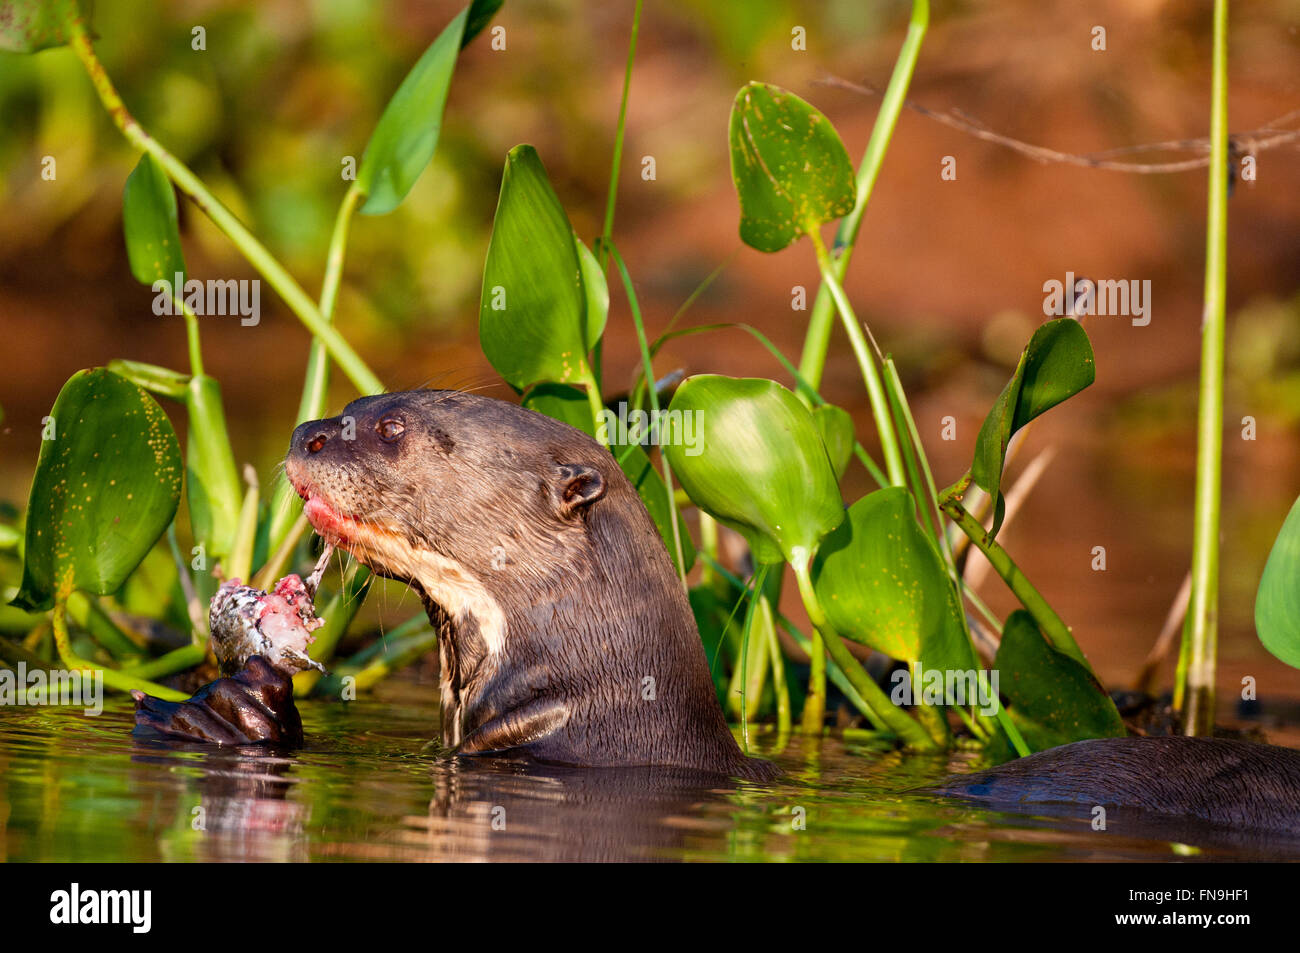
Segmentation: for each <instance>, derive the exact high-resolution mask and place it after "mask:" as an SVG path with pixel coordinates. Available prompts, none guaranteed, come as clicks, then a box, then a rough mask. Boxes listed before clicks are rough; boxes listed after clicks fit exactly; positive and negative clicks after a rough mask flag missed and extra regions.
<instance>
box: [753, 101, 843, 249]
mask: <svg viewBox="0 0 1300 953" xmlns="http://www.w3.org/2000/svg"><path fill="white" fill-rule="evenodd" d="M730 141H731V178H732V180H733V181H734V182H735V184H736V193H737V195H738V196H739V197H740V238H741V241H743V242H744V243H745V244H746V245H749V246H751V247H753V248H757V249H758V250H759V251H766V252H774V251H780V250H781V249H782V248H785V247H786V246H787V245H789V244H790V243H791V242H793V241H794V240H795V239H797V238H798V237H799V236H800V235H804V234H806V233H808V232H811V231H813V230H814V229H815V228H817V226H819V225H821V224H823V223H824V222H831V221H834V220H835V219H837V218H839V217H841V216H843V215H847V214H848V213H849V212H851V211H853V205H854V203H855V202H856V199H857V194H856V191H855V186H854V180H853V163H852V161H850V159H849V154H848V151H847V150H846V149H845V148H844V143H843V142H841V141H840V137H839V135H838V134H837V133H836V132H835V127H834V126H832V125H831V122H830V120H829V119H827V118H826V117H825V116H824V115H822V114H821V113H820V112H819V111H818V110H817V109H815V108H814V107H813V106H811V105H809V104H808V103H806V102H804V101H803V100H802V99H800V98H799V97H798V96H796V95H794V93H791V92H788V91H787V90H784V89H781V88H779V87H777V86H768V85H766V84H764V83H750V84H749V85H748V86H744V87H742V88H741V90H740V92H739V93H738V94H737V95H736V101H735V103H734V104H733V105H732V107H731V128H730Z"/></svg>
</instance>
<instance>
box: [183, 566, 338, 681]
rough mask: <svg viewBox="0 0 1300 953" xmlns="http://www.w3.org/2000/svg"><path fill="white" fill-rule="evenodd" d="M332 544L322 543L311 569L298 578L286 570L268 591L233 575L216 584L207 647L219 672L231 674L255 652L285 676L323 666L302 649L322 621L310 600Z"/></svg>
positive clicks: (295, 574)
mask: <svg viewBox="0 0 1300 953" xmlns="http://www.w3.org/2000/svg"><path fill="white" fill-rule="evenodd" d="M333 551H334V547H333V546H329V545H326V547H325V551H324V552H323V553H322V554H321V558H320V560H319V561H318V562H317V563H316V568H315V569H313V570H312V573H311V575H310V576H308V577H307V579H306V581H304V580H303V579H302V578H301V577H300V576H298V574H297V573H290V574H289V575H287V576H285V577H284V578H283V579H281V580H280V581H279V582H277V583H276V584H275V588H274V589H273V590H271V591H270V592H263V591H262V590H261V589H256V588H254V587H252V586H245V585H243V584H242V583H241V582H240V581H239V580H238V579H231V580H229V581H227V582H225V583H222V585H221V588H220V589H218V590H217V593H216V595H214V596H213V597H212V604H211V606H210V608H209V612H208V628H209V630H210V631H211V633H212V651H213V653H214V654H215V655H216V657H217V665H218V666H219V667H220V669H221V674H222V675H234V674H235V673H236V672H238V671H239V670H240V669H242V668H243V667H244V666H245V665H246V664H247V663H248V660H249V659H250V658H251V657H252V656H254V655H260V656H262V658H264V659H266V660H267V661H268V662H269V663H271V665H273V666H274V667H275V668H277V669H279V670H280V671H282V672H284V673H285V674H286V675H294V674H296V673H298V672H301V671H304V670H306V669H308V668H314V669H316V670H318V671H321V672H324V671H325V667H324V666H323V665H321V664H320V663H319V662H317V661H315V660H314V659H312V658H311V657H310V656H309V655H308V654H307V648H308V646H310V645H311V644H312V643H313V642H314V641H316V639H315V636H313V635H312V634H311V633H312V632H314V631H315V630H316V629H319V628H320V627H321V626H322V625H324V624H325V620H324V619H321V618H318V617H317V615H316V607H315V606H314V605H313V604H312V599H313V598H315V595H316V589H317V587H318V586H319V585H320V580H321V576H322V575H323V574H324V572H325V567H326V565H327V564H328V563H329V558H330V556H331V555H332V554H333Z"/></svg>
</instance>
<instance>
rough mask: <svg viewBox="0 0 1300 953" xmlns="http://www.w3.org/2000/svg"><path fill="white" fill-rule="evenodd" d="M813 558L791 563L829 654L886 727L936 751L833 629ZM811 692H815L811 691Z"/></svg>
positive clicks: (907, 742)
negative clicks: (817, 585)
mask: <svg viewBox="0 0 1300 953" xmlns="http://www.w3.org/2000/svg"><path fill="white" fill-rule="evenodd" d="M810 563H811V558H810V557H809V556H807V555H805V556H804V558H800V559H796V560H793V561H791V563H790V568H792V569H793V570H794V577H795V579H796V580H797V581H798V583H799V595H800V596H801V597H802V598H803V605H804V609H805V610H807V612H808V620H809V621H810V622H811V623H812V624H813V628H814V629H816V630H817V631H818V632H820V633H821V635H822V638H823V639H824V640H825V643H826V651H827V652H828V653H829V654H830V657H831V658H832V659H833V660H834V661H835V664H836V665H838V666H839V667H840V669H841V670H842V671H843V672H844V674H845V675H846V676H847V677H848V679H849V682H850V683H852V685H853V687H854V688H855V689H857V691H858V694H859V695H861V696H862V699H863V701H865V702H866V703H867V704H868V705H869V706H870V707H871V709H872V711H874V712H875V713H876V715H877V717H879V719H880V720H881V721H882V722H884V723H885V725H886V727H888V728H889V730H890V731H892V732H894V734H896V735H898V737H899V738H900V739H901V740H902V741H903V743H904V744H905V745H907V746H908V747H909V748H916V749H918V750H921V751H933V750H934V749H935V748H936V747H938V746H937V745H936V744H935V742H934V739H932V738H931V737H930V736H929V735H928V734H926V733H925V730H924V729H923V728H922V727H921V726H920V725H919V724H917V723H916V722H915V721H913V720H912V719H911V718H910V717H908V715H907V714H906V713H905V712H903V711H902V710H901V709H900V708H899V707H898V706H897V705H895V704H894V703H893V702H891V701H890V700H889V696H888V695H886V694H885V692H884V689H882V688H881V687H880V686H879V685H877V684H876V680H875V679H873V678H872V677H871V675H870V674H868V672H867V670H866V669H864V668H863V667H862V663H861V662H859V661H858V660H857V659H856V658H854V657H853V653H852V652H850V651H849V648H848V646H847V645H845V644H844V642H843V640H842V639H841V638H840V637H839V635H838V634H837V633H836V632H835V630H834V629H832V628H831V626H830V623H829V622H828V621H827V619H826V613H825V612H824V611H823V610H822V606H821V602H820V601H819V600H818V598H817V593H816V591H815V590H814V589H813V584H812V575H811V573H810V571H809V565H810ZM810 691H811V689H810Z"/></svg>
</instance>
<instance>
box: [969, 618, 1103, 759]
mask: <svg viewBox="0 0 1300 953" xmlns="http://www.w3.org/2000/svg"><path fill="white" fill-rule="evenodd" d="M993 668H994V670H995V671H996V672H997V673H998V691H999V693H1000V694H1001V695H1002V696H1003V697H1004V698H1006V699H1007V701H1008V702H1010V703H1011V704H1010V708H1009V709H1008V710H1009V712H1010V714H1011V717H1012V719H1013V720H1014V721H1015V723H1016V727H1018V728H1019V729H1020V732H1021V734H1022V735H1024V738H1025V741H1026V743H1027V744H1028V745H1029V747H1031V748H1032V749H1034V750H1035V751H1043V750H1045V749H1047V748H1054V747H1056V746H1057V745H1064V744H1069V743H1070V742H1072V741H1083V740H1084V739H1085V738H1120V737H1123V736H1124V735H1126V734H1127V733H1128V732H1127V731H1126V730H1125V728H1124V722H1123V720H1122V719H1121V718H1120V715H1119V711H1118V710H1116V708H1115V703H1114V702H1112V701H1111V700H1110V696H1109V695H1107V694H1106V692H1105V690H1104V689H1103V688H1102V687H1101V685H1099V684H1098V683H1097V680H1096V679H1095V678H1094V677H1093V675H1092V673H1091V672H1089V671H1088V670H1087V669H1086V668H1084V667H1083V666H1082V665H1080V664H1079V663H1078V662H1077V661H1075V660H1074V659H1072V658H1070V656H1068V655H1066V654H1065V653H1064V652H1058V651H1057V650H1056V649H1054V648H1052V646H1051V645H1049V644H1048V642H1047V640H1046V639H1045V638H1043V634H1042V633H1041V632H1040V631H1039V629H1038V626H1037V625H1036V624H1035V623H1034V618H1033V616H1031V615H1030V614H1029V613H1028V612H1026V611H1025V610H1023V609H1017V610H1016V611H1015V612H1013V613H1011V615H1010V616H1008V617H1007V621H1006V625H1005V626H1004V627H1003V630H1002V644H1001V645H1000V646H999V647H998V654H997V658H996V659H994V662H993Z"/></svg>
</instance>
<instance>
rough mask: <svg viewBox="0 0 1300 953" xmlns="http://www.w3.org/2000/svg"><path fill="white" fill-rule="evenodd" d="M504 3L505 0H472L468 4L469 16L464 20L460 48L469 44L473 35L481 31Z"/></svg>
mask: <svg viewBox="0 0 1300 953" xmlns="http://www.w3.org/2000/svg"><path fill="white" fill-rule="evenodd" d="M504 4H505V0H474V2H473V3H471V4H470V5H469V17H468V18H467V19H466V20H465V35H464V36H462V37H461V38H460V48H461V49H462V50H463V49H465V47H467V46H469V45H470V43H471V42H472V41H473V40H474V37H476V36H478V35H479V34H480V33H482V32H483V29H484V28H485V27H486V26H487V25H488V24H489V23H491V22H492V18H493V17H494V16H496V15H497V11H498V10H500V9H501V7H502V6H503V5H504Z"/></svg>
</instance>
